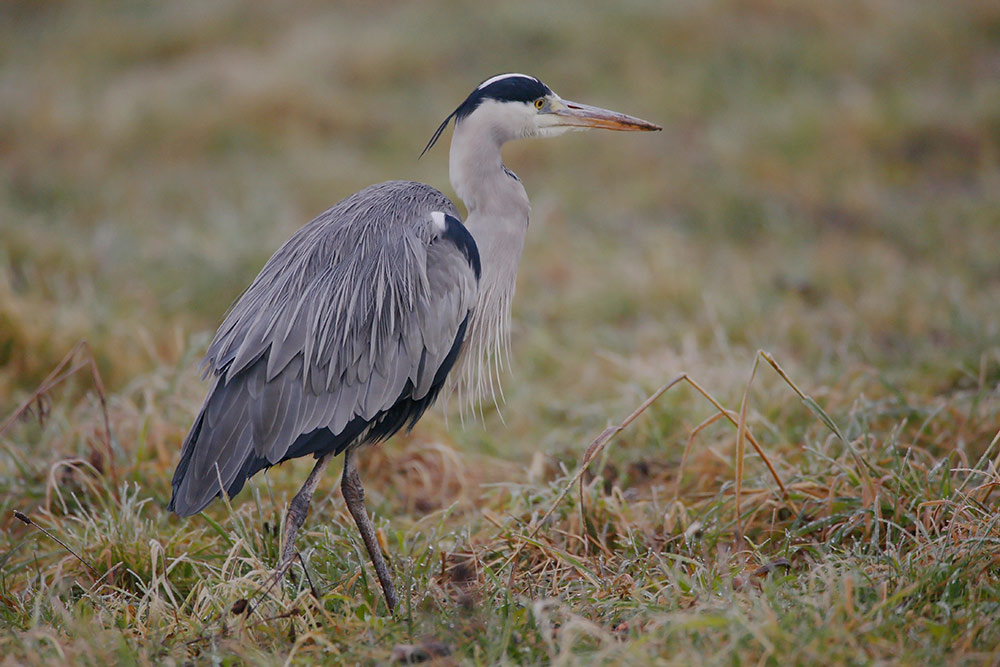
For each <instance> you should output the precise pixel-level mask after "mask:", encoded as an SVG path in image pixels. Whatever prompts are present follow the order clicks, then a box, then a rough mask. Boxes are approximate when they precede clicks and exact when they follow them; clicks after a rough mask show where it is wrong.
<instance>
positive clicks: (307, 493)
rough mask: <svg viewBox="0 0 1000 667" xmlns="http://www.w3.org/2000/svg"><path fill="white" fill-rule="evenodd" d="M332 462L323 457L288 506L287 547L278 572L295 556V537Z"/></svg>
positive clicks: (286, 518) (327, 457)
mask: <svg viewBox="0 0 1000 667" xmlns="http://www.w3.org/2000/svg"><path fill="white" fill-rule="evenodd" d="M329 462H330V455H329V454H327V455H326V456H321V457H320V458H319V460H318V461H316V465H315V466H314V467H313V469H312V472H311V473H309V477H307V478H306V483H305V484H303V485H302V488H301V489H299V492H298V493H296V494H295V497H294V498H292V502H291V504H290V505H289V506H288V514H286V515H285V546H284V548H283V549H282V550H281V562H280V563H279V564H278V570H279V571H280V570H281V568H282V567H285V566H286V565H287V564H288V563H290V562H291V560H292V558H293V557H294V556H295V536H296V535H298V534H299V528H301V527H302V524H303V523H305V520H306V515H307V514H308V513H309V503H310V502H312V497H313V494H314V493H316V487H317V486H319V478H320V477H321V476H322V475H323V471H324V470H325V469H326V465H327V464H328V463H329Z"/></svg>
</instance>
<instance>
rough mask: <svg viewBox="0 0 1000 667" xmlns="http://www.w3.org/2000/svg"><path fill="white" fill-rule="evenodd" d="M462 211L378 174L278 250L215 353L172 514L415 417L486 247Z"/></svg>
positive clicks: (444, 358)
mask: <svg viewBox="0 0 1000 667" xmlns="http://www.w3.org/2000/svg"><path fill="white" fill-rule="evenodd" d="M457 217H458V214H457V211H456V209H455V206H454V205H453V204H452V203H451V202H450V201H449V200H448V199H447V198H446V197H445V196H444V195H442V194H441V193H440V192H438V191H437V190H435V189H434V188H431V187H429V186H427V185H423V184H420V183H413V182H405V181H391V182H387V183H381V184H378V185H373V186H371V187H369V188H366V189H364V190H362V191H360V192H358V193H356V194H354V195H352V196H350V197H348V198H347V199H344V200H343V201H341V202H340V203H338V204H337V205H335V206H334V207H333V208H331V209H329V210H328V211H326V212H324V213H323V214H321V215H320V216H318V217H317V218H316V219H315V220H313V221H312V222H310V223H308V224H307V225H305V226H304V227H302V228H301V229H299V230H298V231H297V232H296V233H295V234H294V235H293V236H292V237H291V238H290V239H289V240H288V241H287V242H286V243H285V244H284V245H283V246H282V247H281V248H280V249H279V250H278V251H277V252H276V253H275V254H274V255H273V256H272V257H271V259H270V260H269V261H268V262H267V264H266V265H265V266H264V268H263V269H262V270H261V272H260V274H259V275H258V276H257V278H256V279H255V280H254V281H253V283H252V284H251V285H250V287H249V288H247V290H246V292H244V293H243V295H242V296H241V297H240V298H239V300H238V301H237V302H236V304H235V305H234V306H233V307H232V310H231V311H230V312H229V314H228V315H227V316H226V318H225V320H224V321H223V323H222V325H221V326H220V327H219V330H218V332H217V333H216V335H215V339H214V340H213V341H212V343H211V345H210V347H209V349H208V353H207V355H206V357H205V361H204V362H203V364H204V370H205V373H206V375H209V374H210V375H213V376H214V382H213V384H212V387H211V390H210V391H209V394H208V397H207V398H206V400H205V404H204V406H203V407H202V410H201V412H200V413H199V415H198V417H197V418H196V420H195V424H194V425H193V427H192V429H191V433H190V434H189V435H188V438H187V440H186V441H185V443H184V447H183V450H182V453H181V462H180V464H179V465H178V467H177V471H176V473H175V474H174V478H173V490H174V493H173V498H172V500H171V509H173V510H174V511H176V512H177V513H178V514H181V515H189V514H193V513H195V512H198V511H200V510H201V509H202V508H204V507H205V506H206V505H207V504H208V503H209V502H211V500H212V499H213V498H215V497H216V496H217V495H218V493H219V491H220V488H222V489H225V490H226V491H227V492H228V493H229V494H230V495H232V494H233V493H235V492H236V491H238V490H239V488H241V487H242V486H243V483H244V481H245V479H246V478H247V477H248V476H250V475H252V474H254V473H255V472H257V471H258V470H260V469H262V468H265V467H267V466H269V465H273V464H275V463H278V462H280V461H283V460H286V459H287V458H292V457H294V456H303V455H305V454H313V455H315V456H317V457H318V456H321V455H323V454H326V453H329V452H331V451H333V452H334V453H339V452H340V451H343V449H345V448H347V447H352V446H356V445H357V444H359V443H362V442H365V441H368V440H372V439H382V438H385V437H388V436H389V435H391V434H392V432H394V431H395V430H397V429H398V428H400V427H402V426H404V425H405V424H406V422H407V421H409V422H410V425H412V423H413V422H415V421H416V418H418V417H419V416H420V414H421V413H422V412H423V410H424V409H426V407H427V405H429V403H430V402H431V401H432V400H433V399H434V397H435V396H436V395H437V392H438V391H439V390H440V388H441V384H442V383H443V381H444V376H445V375H446V374H447V372H448V370H449V369H450V368H451V366H452V365H453V364H454V363H455V360H456V357H457V356H458V352H459V350H460V348H461V346H462V342H463V338H464V336H465V331H466V325H467V323H468V319H469V317H470V314H471V313H472V311H473V309H474V308H475V304H476V300H477V294H478V277H479V271H480V265H479V255H478V251H477V248H476V244H475V242H474V241H473V240H472V236H471V235H469V233H468V232H467V231H466V230H465V228H464V227H463V226H462V224H461V223H460V222H459V221H458V219H457ZM220 484H221V487H220Z"/></svg>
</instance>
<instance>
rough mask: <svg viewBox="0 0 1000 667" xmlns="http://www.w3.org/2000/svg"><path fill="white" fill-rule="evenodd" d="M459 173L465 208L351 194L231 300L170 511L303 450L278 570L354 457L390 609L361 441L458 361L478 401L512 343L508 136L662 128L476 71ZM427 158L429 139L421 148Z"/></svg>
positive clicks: (453, 164)
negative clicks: (304, 474)
mask: <svg viewBox="0 0 1000 667" xmlns="http://www.w3.org/2000/svg"><path fill="white" fill-rule="evenodd" d="M452 120H454V123H455V128H454V134H453V136H452V141H451V153H450V162H449V167H450V178H451V184H452V186H453V187H454V189H455V192H456V193H457V194H458V196H459V197H460V198H461V199H462V201H463V202H464V203H465V205H466V208H467V210H468V215H467V217H466V220H465V223H464V224H463V223H462V222H461V220H460V217H459V213H458V210H457V209H456V207H455V205H454V204H453V203H452V202H451V201H450V200H449V199H448V198H447V197H445V196H444V195H443V194H441V193H440V192H439V191H437V190H436V189H434V188H432V187H430V186H428V185H424V184H422V183H414V182H408V181H390V182H387V183H380V184H378V185H372V186H370V187H368V188H365V189H364V190H361V191H360V192H357V193H355V194H353V195H351V196H350V197H347V198H346V199H344V200H343V201H341V202H340V203H338V204H336V205H335V206H333V207H332V208H330V209H329V210H327V211H326V212H324V213H321V214H320V215H319V216H318V217H316V218H315V219H314V220H313V221H312V222H310V223H308V224H306V225H305V226H304V227H302V228H301V229H299V230H298V231H297V232H295V233H294V234H293V235H292V237H291V238H289V239H288V241H287V242H286V243H285V244H284V245H282V246H281V248H279V249H278V250H277V252H275V253H274V255H273V256H272V257H271V259H270V260H268V262H267V263H266V264H265V265H264V268H263V269H262V270H261V272H260V274H259V275H258V276H257V278H256V279H254V281H253V282H252V283H251V284H250V286H249V287H248V288H247V290H246V291H245V292H244V293H243V295H242V296H240V298H239V299H238V300H237V301H236V303H235V304H234V305H233V306H232V308H231V309H230V311H229V313H228V314H227V316H226V317H225V319H224V321H223V322H222V325H221V326H220V327H219V330H218V332H217V333H216V334H215V338H214V339H213V340H212V343H211V345H210V346H209V348H208V353H207V354H206V356H205V359H204V361H203V362H202V363H203V370H204V373H205V376H206V377H208V376H212V383H211V387H210V388H209V390H208V395H207V396H206V397H205V401H204V404H203V405H202V407H201V410H200V411H199V412H198V415H197V416H196V417H195V420H194V424H193V425H192V426H191V430H190V432H189V433H188V435H187V437H186V438H185V440H184V444H183V447H182V449H181V457H180V461H179V463H178V464H177V470H176V471H175V472H174V476H173V480H172V482H171V484H172V487H173V494H172V497H171V500H170V506H169V509H171V510H173V511H174V512H176V513H177V514H179V515H181V516H189V515H192V514H195V513H197V512H200V511H201V510H203V509H204V508H205V507H206V506H207V505H208V504H209V503H210V502H212V500H213V499H215V498H216V497H218V496H219V495H220V494H221V493H222V492H225V493H226V494H227V495H228V496H230V497H231V496H234V495H235V494H236V493H238V492H239V491H240V489H242V488H243V485H244V483H245V482H246V481H247V479H248V478H250V477H251V476H253V475H254V474H256V473H258V472H260V471H261V470H264V469H266V468H268V467H270V466H272V465H275V464H277V463H281V462H283V461H287V460H289V459H292V458H296V457H300V456H307V455H311V456H312V457H314V458H315V459H316V464H315V466H314V467H313V470H312V472H311V473H310V474H309V477H308V478H307V479H306V481H305V484H303V486H302V488H301V490H299V492H298V493H297V494H296V495H295V497H294V498H293V499H292V501H291V503H290V504H289V507H288V511H287V514H286V519H285V535H284V544H283V549H282V553H281V560H280V561H279V563H278V567H277V568H276V574H277V576H281V575H280V573H281V572H283V569H282V568H283V567H286V566H287V564H290V562H291V559H292V558H293V557H294V555H295V537H296V534H297V533H298V531H299V529H300V528H301V527H302V524H303V522H304V521H305V518H306V514H307V512H308V510H309V503H310V501H311V499H312V496H313V493H314V492H315V490H316V487H317V485H318V484H319V481H320V476H321V475H322V473H323V471H324V469H325V468H326V466H327V464H328V463H329V462H330V459H331V458H332V457H334V456H336V455H338V454H341V453H343V454H344V469H343V474H342V477H341V490H342V493H343V496H344V501H345V504H346V505H347V508H348V510H349V511H350V513H351V515H352V516H353V517H354V520H355V522H356V523H357V526H358V530H359V531H360V533H361V537H362V540H363V541H364V543H365V547H366V548H367V550H368V554H369V556H370V557H371V561H372V565H373V566H374V568H375V572H376V574H377V575H378V578H379V582H380V584H381V586H382V591H383V593H384V594H385V600H386V603H387V605H388V608H389V611H390V612H392V611H393V610H394V608H395V606H396V603H397V600H398V598H397V596H396V592H395V590H394V588H393V584H392V578H391V576H390V573H389V569H388V567H387V566H386V563H385V561H384V559H383V556H382V551H381V549H380V547H379V544H378V541H377V539H376V536H375V531H374V529H373V528H372V524H371V521H370V519H369V518H368V514H367V510H366V509H365V505H364V489H363V488H362V485H361V479H360V477H359V476H358V471H357V467H356V462H355V453H356V450H357V449H358V447H360V446H361V445H364V444H367V443H375V442H379V441H382V440H385V439H386V438H389V437H390V436H391V435H393V434H394V433H396V432H397V431H398V430H400V429H401V428H403V427H404V426H405V427H408V428H412V426H413V425H414V424H415V423H416V422H417V420H418V419H419V418H420V417H421V415H422V414H423V413H424V411H425V410H426V409H427V408H428V407H429V406H430V405H431V403H433V402H434V400H435V399H436V398H437V396H438V394H439V393H440V392H441V389H442V387H443V386H444V384H445V380H446V377H447V376H448V375H449V373H451V372H452V371H453V370H455V373H454V375H455V376H456V384H457V386H458V387H459V388H460V390H462V391H463V392H464V393H465V394H466V400H469V397H471V400H475V399H476V397H479V396H481V395H482V394H483V393H485V392H486V391H487V390H490V391H492V388H493V386H494V382H495V376H496V375H497V374H498V373H499V369H500V366H501V364H502V359H503V357H504V356H505V355H506V350H507V347H508V345H507V337H508V325H509V319H510V308H511V298H512V296H513V294H514V285H515V281H516V276H517V268H518V264H519V262H520V258H521V250H522V247H523V245H524V239H525V235H526V233H527V230H528V213H529V204H528V196H527V194H526V193H525V190H524V187H523V186H522V185H521V182H520V180H519V179H518V178H517V176H516V175H515V174H514V172H512V171H511V170H509V169H507V167H505V166H504V164H503V161H502V159H501V147H502V146H503V145H504V143H506V142H508V141H511V140H514V139H520V138H526V137H548V136H555V135H557V134H561V133H562V132H564V131H566V130H573V129H585V128H605V129H611V130H659V129H661V128H659V127H658V126H656V125H653V124H652V123H648V122H646V121H644V120H640V119H638V118H634V117H632V116H626V115H624V114H620V113H616V112H613V111H608V110H606V109H599V108H597V107H592V106H588V105H585V104H578V103H576V102H570V101H568V100H564V99H562V98H561V97H559V95H557V94H555V93H554V92H553V91H552V90H551V89H550V88H549V87H548V86H546V85H545V84H544V83H542V82H541V81H539V80H538V79H536V78H535V77H532V76H526V75H524V74H500V75H497V76H494V77H491V78H489V79H487V80H485V81H483V82H482V83H481V84H479V85H478V86H477V87H476V89H475V90H473V91H472V93H471V94H470V95H469V96H468V97H467V98H466V99H465V101H464V102H462V104H460V105H459V106H458V108H457V109H455V111H453V112H452V113H451V114H450V115H449V116H448V117H447V118H445V120H444V122H443V123H441V125H440V127H438V128H437V131H435V133H434V135H433V136H432V137H431V139H430V141H429V142H428V143H427V146H426V147H425V148H424V153H426V152H427V151H428V150H430V148H431V147H432V146H433V145H434V144H435V143H436V142H437V140H438V139H439V138H440V137H441V134H442V132H444V130H445V129H446V128H447V126H448V124H449V122H451V121H452ZM421 155H423V153H421Z"/></svg>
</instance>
